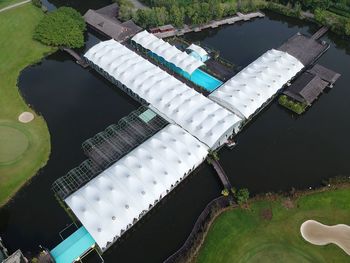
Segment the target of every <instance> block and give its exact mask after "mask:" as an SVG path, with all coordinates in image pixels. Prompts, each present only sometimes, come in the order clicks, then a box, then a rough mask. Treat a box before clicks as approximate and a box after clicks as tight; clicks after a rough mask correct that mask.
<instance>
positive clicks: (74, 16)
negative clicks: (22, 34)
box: [33, 7, 86, 48]
mask: <svg viewBox="0 0 350 263" xmlns="http://www.w3.org/2000/svg"><path fill="white" fill-rule="evenodd" d="M85 30H86V24H85V21H84V19H83V17H82V16H81V14H80V13H79V12H77V11H76V10H75V9H73V8H70V7H60V8H58V9H57V10H55V11H53V12H51V13H49V14H47V15H45V16H44V18H43V19H42V20H41V21H40V22H39V24H38V25H37V27H36V28H35V30H34V35H33V38H34V39H36V40H38V41H40V42H42V43H44V44H46V45H49V46H66V47H71V48H79V47H82V46H83V45H84V31H85Z"/></svg>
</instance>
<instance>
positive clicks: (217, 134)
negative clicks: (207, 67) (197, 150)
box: [85, 40, 242, 148]
mask: <svg viewBox="0 0 350 263" xmlns="http://www.w3.org/2000/svg"><path fill="white" fill-rule="evenodd" d="M85 57H86V58H87V59H88V60H90V61H91V62H93V63H94V64H95V65H97V66H98V67H99V68H101V69H103V70H104V71H105V72H106V73H108V74H109V75H110V76H112V77H113V78H114V79H116V80H117V81H119V82H121V83H122V84H123V85H125V86H126V87H128V88H129V89H130V90H132V91H133V92H134V93H136V94H137V95H138V96H140V97H141V98H143V99H144V100H145V101H147V102H148V103H150V104H151V105H152V106H153V107H154V108H155V109H156V110H158V111H159V112H160V113H162V114H163V115H165V116H167V118H168V119H170V120H173V121H174V122H175V123H177V124H178V125H180V126H181V127H182V128H184V129H185V130H187V131H188V132H189V133H190V134H192V135H193V136H195V137H196V138H198V139H199V140H200V141H202V142H203V143H205V144H206V145H207V146H209V147H210V148H216V147H217V146H218V145H219V144H222V143H224V142H225V141H226V139H225V138H224V137H226V135H230V134H229V133H232V132H233V129H235V130H236V131H237V129H238V127H239V124H240V123H241V121H242V120H241V119H240V118H239V117H237V116H236V115H234V114H232V113H231V112H230V111H228V110H226V109H225V108H223V107H221V106H220V105H218V104H216V103H215V102H213V101H211V100H209V99H208V98H206V97H204V96H203V95H201V94H200V93H198V92H196V91H195V90H193V89H191V88H189V87H188V86H186V85H185V84H184V83H182V82H180V81H179V80H177V79H176V78H174V77H173V76H171V75H169V74H168V73H166V72H165V71H163V70H161V69H160V68H158V67H157V66H155V65H154V64H152V63H150V62H149V61H147V60H145V59H144V58H142V57H141V56H139V55H137V54H136V53H134V52H133V51H131V50H130V49H128V48H126V47H125V46H123V45H121V44H120V43H118V42H116V41H115V40H108V41H105V42H100V43H99V44H97V45H95V46H94V47H92V48H91V49H90V50H89V51H88V52H87V53H86V54H85Z"/></svg>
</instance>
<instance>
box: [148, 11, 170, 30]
mask: <svg viewBox="0 0 350 263" xmlns="http://www.w3.org/2000/svg"><path fill="white" fill-rule="evenodd" d="M152 11H153V16H155V25H156V26H162V25H165V24H166V23H167V22H168V21H169V13H168V11H167V10H166V8H165V7H155V8H152Z"/></svg>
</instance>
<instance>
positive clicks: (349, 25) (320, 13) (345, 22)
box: [315, 9, 350, 36]
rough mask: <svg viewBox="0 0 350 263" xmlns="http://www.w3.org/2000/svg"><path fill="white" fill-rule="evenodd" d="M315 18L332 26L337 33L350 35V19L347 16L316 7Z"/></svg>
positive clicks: (323, 23)
mask: <svg viewBox="0 0 350 263" xmlns="http://www.w3.org/2000/svg"><path fill="white" fill-rule="evenodd" d="M315 20H316V21H317V22H319V23H320V24H322V25H325V26H328V27H330V29H331V30H332V31H334V32H336V33H339V34H344V35H348V36H350V19H349V18H347V17H344V16H339V15H337V14H334V13H332V12H330V11H327V10H322V9H316V10H315Z"/></svg>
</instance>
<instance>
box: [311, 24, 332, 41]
mask: <svg viewBox="0 0 350 263" xmlns="http://www.w3.org/2000/svg"><path fill="white" fill-rule="evenodd" d="M328 29H329V28H328V27H326V26H324V27H321V28H320V29H319V30H318V31H317V32H316V33H315V34H313V35H312V37H311V39H313V40H318V39H320V38H321V37H322V36H323V35H324V34H326V33H327V32H328Z"/></svg>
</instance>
